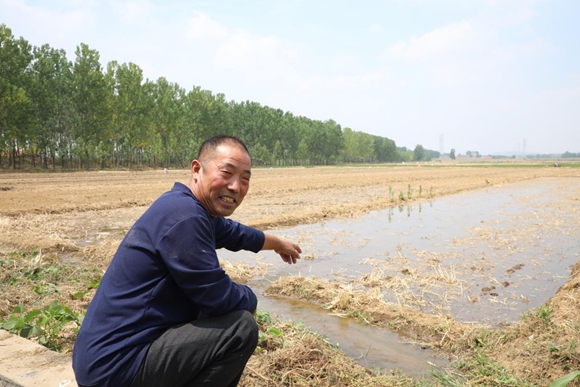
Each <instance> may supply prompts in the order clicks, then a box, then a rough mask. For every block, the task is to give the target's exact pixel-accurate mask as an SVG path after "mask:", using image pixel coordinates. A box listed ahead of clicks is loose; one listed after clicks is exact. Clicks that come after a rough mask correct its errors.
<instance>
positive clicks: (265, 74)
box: [213, 30, 296, 84]
mask: <svg viewBox="0 0 580 387" xmlns="http://www.w3.org/2000/svg"><path fill="white" fill-rule="evenodd" d="M295 58H296V52H295V51H294V50H293V49H291V48H290V47H288V46H286V45H285V44H284V42H283V41H282V40H281V39H279V38H278V37H275V36H264V35H260V34H256V33H253V32H249V31H246V30H239V31H236V32H235V33H232V34H230V35H229V36H228V37H227V39H225V40H224V41H223V42H222V43H221V44H220V45H219V47H218V48H217V50H216V52H215V56H214V61H213V62H214V65H215V67H216V68H217V69H219V70H222V71H227V72H231V73H233V74H237V75H236V76H237V77H240V78H241V79H243V80H244V81H245V83H246V84H254V83H258V82H263V81H276V82H279V83H286V82H288V81H289V79H290V78H293V77H295V76H296V69H295V67H294V62H295Z"/></svg>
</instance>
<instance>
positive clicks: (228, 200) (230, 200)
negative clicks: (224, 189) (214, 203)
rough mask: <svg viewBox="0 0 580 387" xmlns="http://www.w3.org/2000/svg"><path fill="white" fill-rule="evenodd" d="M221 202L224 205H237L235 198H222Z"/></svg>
mask: <svg viewBox="0 0 580 387" xmlns="http://www.w3.org/2000/svg"><path fill="white" fill-rule="evenodd" d="M220 200H221V201H222V202H224V203H228V204H235V203H236V201H235V200H234V198H232V197H229V196H220Z"/></svg>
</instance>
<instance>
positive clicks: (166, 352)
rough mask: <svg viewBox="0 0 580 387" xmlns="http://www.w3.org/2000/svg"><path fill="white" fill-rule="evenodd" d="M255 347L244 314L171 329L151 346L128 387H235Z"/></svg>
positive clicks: (254, 332)
mask: <svg viewBox="0 0 580 387" xmlns="http://www.w3.org/2000/svg"><path fill="white" fill-rule="evenodd" d="M257 344H258V326H257V324H256V321H255V320H254V316H252V314H251V313H250V312H247V311H241V310H237V311H233V312H230V313H228V314H225V315H223V316H218V317H206V318H202V319H199V320H195V321H192V322H190V323H187V324H184V325H180V326H177V327H173V328H171V329H169V330H167V331H166V332H165V333H164V334H163V335H161V337H159V338H158V339H157V340H155V341H154V342H153V344H152V345H151V347H150V348H149V351H148V352H147V356H146V357H145V359H144V360H143V363H142V364H141V366H140V367H139V370H138V371H137V375H136V376H135V379H134V380H133V383H132V384H131V387H163V386H171V387H186V386H187V387H194V386H216V387H219V386H223V387H235V386H237V384H238V382H239V380H240V377H241V376H242V372H243V370H244V367H245V366H246V363H247V362H248V360H249V359H250V356H251V355H252V353H253V352H254V349H255V348H256V345H257Z"/></svg>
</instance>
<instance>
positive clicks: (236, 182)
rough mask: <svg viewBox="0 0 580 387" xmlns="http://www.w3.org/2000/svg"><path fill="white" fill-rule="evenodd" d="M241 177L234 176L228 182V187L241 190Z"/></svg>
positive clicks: (232, 189) (236, 190) (231, 189)
mask: <svg viewBox="0 0 580 387" xmlns="http://www.w3.org/2000/svg"><path fill="white" fill-rule="evenodd" d="M240 184H241V183H240V178H239V177H237V176H232V178H231V179H230V181H229V182H228V189H229V190H230V191H233V192H239V191H240Z"/></svg>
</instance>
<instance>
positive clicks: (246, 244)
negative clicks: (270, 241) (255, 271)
mask: <svg viewBox="0 0 580 387" xmlns="http://www.w3.org/2000/svg"><path fill="white" fill-rule="evenodd" d="M213 222H214V223H215V233H216V246H215V248H216V249H221V248H225V249H228V250H230V251H239V250H248V251H252V252H254V253H257V252H258V251H260V250H261V249H262V247H263V246H264V240H265V236H264V233H263V232H262V231H261V230H258V229H256V228H253V227H249V226H246V225H244V224H241V223H238V222H236V221H233V220H231V219H226V218H214V219H213Z"/></svg>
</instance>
